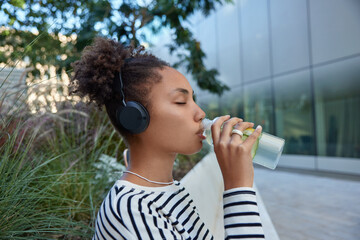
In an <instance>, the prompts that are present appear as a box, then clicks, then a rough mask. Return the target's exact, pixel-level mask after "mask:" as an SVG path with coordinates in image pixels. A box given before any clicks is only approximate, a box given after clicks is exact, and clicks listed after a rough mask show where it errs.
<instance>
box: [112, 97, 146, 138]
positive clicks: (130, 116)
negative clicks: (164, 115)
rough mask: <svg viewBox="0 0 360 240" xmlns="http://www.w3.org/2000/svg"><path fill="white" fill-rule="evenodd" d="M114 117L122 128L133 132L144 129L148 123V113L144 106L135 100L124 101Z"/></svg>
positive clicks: (136, 132) (139, 131)
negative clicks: (124, 104) (124, 103)
mask: <svg viewBox="0 0 360 240" xmlns="http://www.w3.org/2000/svg"><path fill="white" fill-rule="evenodd" d="M116 118H117V121H118V123H119V124H120V125H121V126H122V127H123V128H125V129H126V130H128V131H129V132H130V133H133V134H138V133H141V132H143V131H145V129H146V128H147V127H148V126H149V123H150V115H149V113H148V111H147V110H146V108H145V107H144V106H143V105H142V104H141V103H138V102H135V101H129V102H126V106H125V107H120V108H118V110H117V112H116Z"/></svg>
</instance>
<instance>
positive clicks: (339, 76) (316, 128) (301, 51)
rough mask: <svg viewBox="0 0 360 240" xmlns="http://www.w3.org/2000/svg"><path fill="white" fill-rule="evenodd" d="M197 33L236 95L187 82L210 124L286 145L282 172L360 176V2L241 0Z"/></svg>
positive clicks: (210, 62)
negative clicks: (227, 118)
mask: <svg viewBox="0 0 360 240" xmlns="http://www.w3.org/2000/svg"><path fill="white" fill-rule="evenodd" d="M192 26H193V30H194V31H195V33H196V37H197V39H198V40H199V41H200V42H201V47H202V48H203V50H204V51H205V53H206V54H207V59H206V65H207V66H208V67H209V68H216V69H217V70H218V71H219V73H220V76H219V78H220V80H221V81H223V82H224V83H226V84H227V85H228V86H229V87H231V91H227V92H225V93H224V94H223V95H222V96H221V97H219V96H216V95H212V94H209V93H208V92H206V91H202V90H200V89H198V88H197V86H196V83H195V82H192V80H191V77H190V76H187V77H188V79H189V80H190V81H191V84H192V86H193V88H194V89H195V92H196V93H197V102H198V103H199V105H201V107H202V108H203V109H204V110H205V111H206V113H207V115H208V117H214V116H217V115H220V114H231V115H233V116H238V117H241V118H244V119H245V120H247V121H252V122H254V123H255V124H261V125H262V126H263V129H264V131H266V132H269V133H272V134H275V135H277V136H280V137H283V138H285V140H286V144H285V149H284V155H283V157H282V159H281V160H280V163H279V166H284V167H294V168H306V169H312V170H319V171H337V172H343V173H350V174H360V127H359V123H360V1H359V0H341V1H339V0H311V1H310V0H292V1H288V0H271V1H269V0H267V1H266V0H251V1H250V0H237V1H236V0H235V1H234V4H225V5H223V6H220V7H219V8H218V10H217V11H216V12H214V13H213V14H211V15H210V16H208V17H207V18H205V17H203V16H202V15H201V14H198V15H196V16H194V18H193V19H192Z"/></svg>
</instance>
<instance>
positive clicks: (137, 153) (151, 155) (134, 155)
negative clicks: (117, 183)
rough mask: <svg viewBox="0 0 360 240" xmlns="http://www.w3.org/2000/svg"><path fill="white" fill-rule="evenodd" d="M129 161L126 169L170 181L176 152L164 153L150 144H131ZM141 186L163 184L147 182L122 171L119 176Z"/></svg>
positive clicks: (150, 177)
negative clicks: (121, 174) (122, 173)
mask: <svg viewBox="0 0 360 240" xmlns="http://www.w3.org/2000/svg"><path fill="white" fill-rule="evenodd" d="M129 150H130V161H129V166H128V168H127V170H129V171H131V172H134V173H137V174H139V175H141V176H142V177H145V178H147V179H149V180H152V181H156V182H171V181H173V175H172V170H173V165H174V161H175V158H176V155H177V154H176V153H165V152H163V151H161V150H158V149H154V148H153V147H151V146H150V145H145V146H144V145H141V147H140V146H137V145H131V146H130V148H129ZM121 179H123V180H127V181H130V182H133V183H135V184H138V185H142V186H151V187H153V186H155V187H159V186H164V185H161V184H156V183H151V182H148V181H146V180H144V179H142V178H140V177H138V176H135V175H133V174H129V173H124V175H123V176H122V177H121Z"/></svg>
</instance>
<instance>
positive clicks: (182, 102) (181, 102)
mask: <svg viewBox="0 0 360 240" xmlns="http://www.w3.org/2000/svg"><path fill="white" fill-rule="evenodd" d="M176 104H186V102H177V103H176Z"/></svg>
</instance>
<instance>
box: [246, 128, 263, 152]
mask: <svg viewBox="0 0 360 240" xmlns="http://www.w3.org/2000/svg"><path fill="white" fill-rule="evenodd" d="M261 131H262V127H261V126H260V125H259V126H257V127H256V129H255V131H254V132H253V133H252V134H251V135H250V136H249V137H248V138H247V139H246V140H245V141H244V143H243V145H244V146H245V147H248V148H252V146H253V145H254V143H255V142H256V140H257V138H258V137H259V136H260V133H261Z"/></svg>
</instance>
